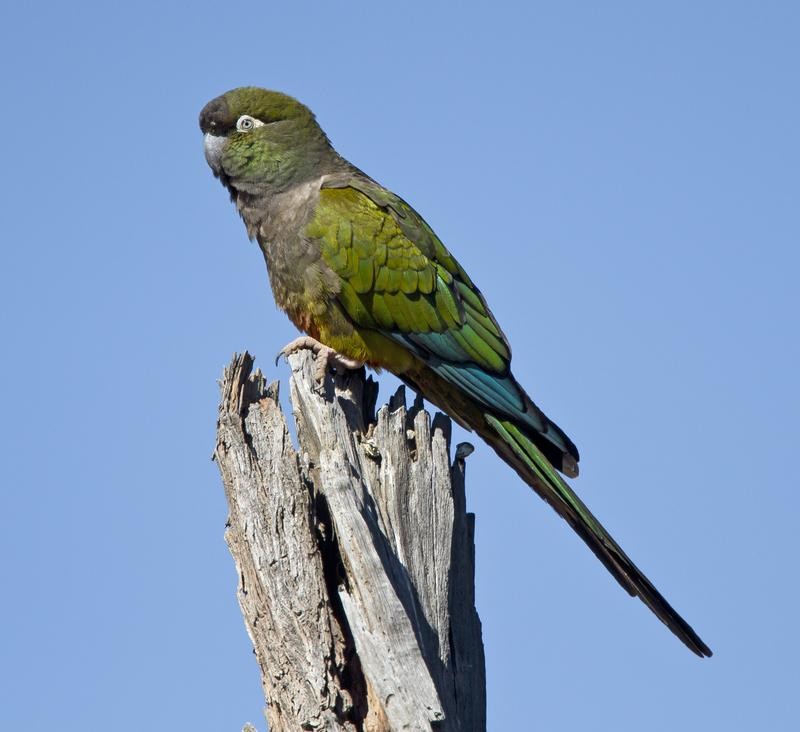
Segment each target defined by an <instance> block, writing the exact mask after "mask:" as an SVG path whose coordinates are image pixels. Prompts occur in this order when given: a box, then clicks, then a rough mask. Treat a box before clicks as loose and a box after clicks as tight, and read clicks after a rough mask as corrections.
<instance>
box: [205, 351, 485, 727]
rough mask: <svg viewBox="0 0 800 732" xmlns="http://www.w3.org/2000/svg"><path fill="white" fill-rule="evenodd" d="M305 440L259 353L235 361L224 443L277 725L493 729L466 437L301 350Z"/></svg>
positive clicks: (224, 409) (234, 526)
mask: <svg viewBox="0 0 800 732" xmlns="http://www.w3.org/2000/svg"><path fill="white" fill-rule="evenodd" d="M289 363H290V365H291V368H292V376H291V379H290V395H291V401H292V408H293V412H294V418H295V423H296V426H297V437H298V442H299V451H298V450H295V448H294V447H293V445H292V440H291V437H290V434H289V430H288V426H287V422H286V418H285V416H284V413H283V411H282V409H281V406H280V404H279V401H278V384H277V383H274V384H271V385H270V386H266V383H265V380H264V378H263V376H262V375H261V372H260V371H256V372H255V373H253V371H252V369H253V360H252V358H251V357H250V356H249V355H248V354H247V353H245V354H244V355H242V356H235V357H234V359H233V361H232V362H231V364H230V365H229V366H228V367H227V368H226V369H225V373H224V376H223V381H222V399H221V404H220V410H219V422H218V427H217V446H216V450H215V454H214V458H215V460H216V462H217V464H218V465H219V469H220V473H221V474H222V481H223V484H224V486H225V495H226V497H227V500H228V506H229V510H230V516H229V519H228V525H227V530H226V532H225V539H226V541H227V543H228V546H229V548H230V551H231V554H232V555H233V558H234V561H235V562H236V567H237V570H238V573H239V588H238V599H239V605H240V607H241V610H242V614H243V616H244V620H245V625H246V627H247V631H248V633H249V635H250V638H251V640H252V642H253V647H254V649H255V654H256V658H257V660H258V664H259V666H260V668H261V679H262V684H263V688H264V694H265V697H266V700H267V719H268V722H269V726H270V730H271V731H272V732H295V731H296V730H303V729H305V730H348V731H352V732H356V731H358V730H365V731H367V732H372V731H381V732H382V731H384V730H385V731H387V732H388V731H390V730H391V731H394V730H437V731H445V732H454V731H456V730H458V731H459V732H460V731H463V732H480V731H481V730H485V727H486V722H485V717H486V714H485V675H484V658H483V645H482V642H481V628H480V620H479V618H478V614H477V612H476V610H475V603H474V543H473V533H474V516H473V515H472V514H467V513H466V509H465V499H464V459H463V457H462V456H463V455H466V454H469V452H470V451H469V449H466V445H463V446H460V448H461V449H459V450H457V451H456V459H455V462H454V463H453V464H452V465H451V464H450V459H449V452H450V444H449V443H450V421H449V420H448V419H446V418H445V417H443V416H442V415H437V416H436V417H435V418H434V420H433V423H431V419H430V416H429V414H428V413H427V412H426V411H425V410H424V409H423V408H422V405H421V404H420V403H416V404H415V405H414V406H413V407H412V408H411V409H410V410H409V409H407V408H406V405H405V394H404V390H403V389H400V390H399V391H398V393H397V394H395V396H394V397H393V398H392V399H391V400H390V402H389V404H388V405H384V406H383V407H381V408H380V409H379V410H378V413H377V415H374V414H373V412H374V405H375V400H376V396H377V385H376V384H375V382H373V381H372V379H365V377H364V372H363V370H361V371H358V372H347V373H345V374H343V375H341V376H338V375H337V376H333V375H331V374H328V375H327V376H326V378H325V381H324V382H323V384H322V385H319V384H317V383H316V381H315V378H314V359H313V355H312V354H311V353H310V352H309V351H307V350H304V351H299V352H297V353H295V354H292V355H291V356H290V357H289Z"/></svg>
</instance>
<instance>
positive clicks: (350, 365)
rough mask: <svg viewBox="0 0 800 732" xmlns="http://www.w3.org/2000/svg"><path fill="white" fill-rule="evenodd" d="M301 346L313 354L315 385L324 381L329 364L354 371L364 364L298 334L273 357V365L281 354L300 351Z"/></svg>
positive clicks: (286, 354)
mask: <svg viewBox="0 0 800 732" xmlns="http://www.w3.org/2000/svg"><path fill="white" fill-rule="evenodd" d="M303 348H308V349H309V350H311V351H313V352H314V354H315V356H314V379H315V380H316V382H317V385H322V383H323V382H324V381H325V373H326V372H327V370H328V367H329V366H333V367H334V368H335V369H337V370H351V371H355V370H356V369H360V368H361V367H362V366H363V365H364V364H363V363H362V362H361V361H357V360H356V359H354V358H349V357H348V356H343V355H342V354H341V353H337V352H336V351H334V350H333V349H332V348H330V347H329V346H326V345H325V344H324V343H320V342H319V341H318V340H316V339H315V338H312V337H311V336H300V337H299V338H295V339H294V340H293V341H292V342H291V343H288V344H287V345H285V346H284V347H283V348H282V349H281V350H280V352H279V353H278V355H277V357H276V358H275V365H277V364H278V361H279V360H280V357H281V356H285V357H287V358H288V357H289V356H290V355H291V354H292V353H295V352H297V351H300V350H302V349H303Z"/></svg>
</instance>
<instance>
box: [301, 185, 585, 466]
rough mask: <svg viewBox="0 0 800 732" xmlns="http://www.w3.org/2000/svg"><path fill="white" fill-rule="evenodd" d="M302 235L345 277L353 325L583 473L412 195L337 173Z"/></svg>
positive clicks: (343, 293)
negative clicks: (513, 368) (520, 379)
mask: <svg viewBox="0 0 800 732" xmlns="http://www.w3.org/2000/svg"><path fill="white" fill-rule="evenodd" d="M306 235H307V236H308V237H309V238H311V239H313V240H315V241H317V242H319V245H320V247H321V251H322V257H323V260H324V261H325V262H326V263H327V264H328V266H329V267H330V268H331V269H332V270H333V271H334V272H335V273H336V274H337V275H338V277H339V278H340V280H341V289H340V291H339V293H338V299H339V303H340V305H341V306H342V309H343V310H344V312H345V313H346V315H347V317H349V318H350V320H351V321H352V322H353V323H354V324H356V325H357V326H358V327H359V328H367V329H372V330H376V331H379V332H381V333H382V334H384V335H386V336H388V337H389V338H391V339H392V340H393V341H395V342H396V343H398V344H400V345H402V346H403V347H405V348H406V349H408V350H410V351H412V352H413V353H414V354H415V355H416V356H417V357H419V358H420V359H422V360H423V361H424V362H425V363H426V364H427V365H428V366H429V367H430V368H431V369H433V370H434V371H436V372H437V373H438V374H439V375H441V376H442V377H443V378H444V379H445V380H447V381H449V382H451V383H453V384H454V385H456V386H458V387H459V388H460V389H463V390H464V391H465V392H466V393H467V394H469V395H470V396H471V397H472V398H473V399H475V400H476V401H477V402H479V403H480V404H481V405H483V407H484V408H486V409H487V410H490V411H495V412H497V413H498V414H501V415H502V416H506V417H509V418H511V419H513V420H515V421H516V422H518V423H519V425H520V427H521V428H522V429H523V430H525V431H526V432H527V433H528V435H529V437H530V438H531V439H533V440H534V441H535V442H536V443H537V444H538V445H539V447H540V449H542V451H543V452H544V453H545V455H546V456H547V457H548V459H550V460H551V461H552V462H553V464H554V465H556V466H557V467H559V468H560V469H562V470H564V471H565V472H566V473H567V474H569V475H576V474H577V461H578V451H577V448H576V447H575V445H574V444H573V443H572V441H571V440H570V439H569V437H567V435H566V434H565V433H564V432H563V430H561V429H560V428H559V427H558V426H557V425H556V424H555V423H553V422H552V421H551V420H549V419H548V418H547V417H546V416H545V415H544V414H543V413H542V412H541V410H540V409H539V408H538V407H537V406H536V405H535V404H534V403H533V401H532V400H531V399H530V397H528V395H527V394H526V393H525V391H524V390H523V389H522V388H521V387H520V386H519V384H518V383H517V382H516V380H515V379H514V377H513V376H512V374H511V372H510V368H509V364H510V361H511V349H510V347H509V345H508V341H507V340H506V337H505V335H504V334H503V332H502V330H501V329H500V326H499V325H498V324H497V321H496V320H495V319H494V316H493V315H492V313H491V312H490V310H489V308H488V307H487V305H486V301H485V300H484V298H483V296H482V295H481V293H480V291H479V290H478V289H477V287H475V285H474V284H473V282H472V280H471V279H470V278H469V276H468V275H467V273H466V272H465V271H464V269H463V268H462V267H461V265H460V264H459V263H458V262H457V261H456V259H455V258H454V257H453V255H452V254H450V252H449V251H448V250H447V249H446V247H445V246H444V244H442V242H441V241H440V240H439V238H438V237H437V236H436V235H435V234H434V233H433V231H432V230H431V228H430V227H429V226H428V225H427V224H426V223H425V221H424V220H423V219H422V217H421V216H419V215H418V214H417V213H416V212H415V211H414V210H413V209H412V208H411V207H410V206H409V205H408V204H407V203H405V202H404V201H403V200H402V199H400V198H398V197H397V196H395V195H394V194H392V193H390V192H389V191H387V190H386V189H384V188H382V187H381V186H379V185H378V184H376V183H373V182H372V181H370V180H368V179H361V178H358V179H354V178H353V177H347V178H345V179H344V180H342V181H341V182H339V181H336V180H333V181H331V182H328V183H326V185H325V187H323V188H322V190H321V191H320V199H319V203H318V205H317V210H316V213H315V216H314V217H313V219H312V221H311V222H310V224H309V225H308V227H307V229H306Z"/></svg>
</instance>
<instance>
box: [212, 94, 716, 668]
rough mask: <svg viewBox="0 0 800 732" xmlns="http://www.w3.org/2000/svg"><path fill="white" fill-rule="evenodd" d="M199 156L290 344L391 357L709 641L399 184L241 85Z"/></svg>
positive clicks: (372, 362) (402, 374)
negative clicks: (248, 248)
mask: <svg viewBox="0 0 800 732" xmlns="http://www.w3.org/2000/svg"><path fill="white" fill-rule="evenodd" d="M199 122H200V130H201V132H202V134H203V140H204V150H205V157H206V161H207V162H208V165H209V166H210V168H211V170H212V172H213V174H214V176H215V177H216V178H218V179H219V181H220V182H221V183H222V184H223V185H224V186H225V188H227V190H228V192H229V193H230V197H231V200H232V202H233V203H234V204H235V205H236V208H237V210H238V212H239V214H240V216H241V218H242V219H243V221H244V224H245V226H246V228H247V234H248V236H249V238H250V239H251V240H253V239H254V240H256V241H257V242H258V245H259V247H260V249H261V251H262V252H263V255H264V259H265V262H266V265H267V272H268V277H269V280H270V285H271V288H272V292H273V295H274V298H275V302H276V304H277V306H278V307H279V308H280V309H282V310H283V311H284V312H285V313H286V315H287V316H288V317H289V319H290V320H291V321H292V323H294V325H295V326H296V327H297V328H298V329H299V330H300V331H301V332H302V333H304V334H305V335H303V336H301V337H299V338H298V339H296V340H295V341H293V342H292V343H290V344H289V345H288V346H287V347H286V348H284V349H283V351H282V353H283V354H288V353H290V352H292V351H294V350H297V349H300V348H310V349H312V350H313V351H314V353H315V362H314V363H315V370H316V376H317V378H318V379H319V380H320V381H321V380H322V379H323V378H324V375H325V372H326V370H327V369H328V368H332V369H334V370H336V371H337V372H338V371H339V370H340V369H344V370H347V369H357V368H361V367H362V366H364V365H367V366H369V367H371V368H373V369H375V370H381V369H385V370H387V371H389V372H391V373H393V374H395V375H396V376H397V377H398V378H400V379H401V380H402V381H403V382H404V383H406V384H407V385H409V386H410V387H411V388H412V389H413V390H415V391H416V392H417V393H418V394H419V395H421V396H422V397H423V398H425V399H427V400H428V401H429V402H431V403H432V404H434V405H435V406H437V407H438V408H440V409H442V410H443V411H445V412H446V413H447V414H448V415H450V417H452V418H453V419H454V420H455V421H456V422H457V423H459V424H460V425H462V426H463V427H465V428H466V429H468V430H470V431H474V432H475V433H476V434H478V435H479V436H480V437H481V438H482V439H483V440H484V441H485V442H486V443H487V444H488V445H490V446H491V447H492V448H493V449H494V451H495V452H496V453H497V454H498V455H499V456H500V458H501V459H502V460H504V461H505V462H506V463H508V465H510V466H511V467H512V468H513V469H514V470H515V471H516V473H517V474H518V475H519V476H520V477H521V479H522V480H523V481H525V483H527V484H528V485H529V486H530V487H531V488H533V490H534V491H536V493H538V495H539V496H540V497H541V498H542V499H544V500H545V501H546V502H547V503H549V504H550V506H552V507H553V508H554V509H555V511H556V512H557V513H558V514H559V515H560V516H561V517H562V518H563V519H564V520H565V521H566V522H567V523H568V524H569V525H570V526H571V527H572V528H573V530H574V531H575V532H576V533H577V534H578V536H580V538H581V539H583V541H584V542H585V543H586V544H587V545H588V546H589V548H590V549H591V550H592V552H594V554H595V555H596V556H597V558H598V559H599V560H600V561H601V562H602V563H603V565H605V567H606V569H607V570H608V571H609V572H610V573H611V575H612V576H613V577H614V578H615V579H616V580H617V582H619V584H620V585H621V586H622V587H623V589H625V590H626V591H627V592H628V593H629V594H630V595H631V596H634V597H639V598H640V599H641V601H642V602H643V603H644V604H645V605H646V606H647V607H648V608H650V610H651V611H652V612H653V613H654V614H655V615H656V617H658V618H659V619H660V620H661V621H662V622H663V623H664V624H665V625H666V626H667V627H668V628H669V629H670V630H671V631H672V632H673V633H674V634H675V635H676V636H677V637H678V638H679V639H680V640H681V641H682V642H683V643H684V644H685V645H686V646H687V647H688V648H689V649H690V650H691V651H693V652H694V653H695V654H697V655H698V656H700V657H701V658H703V657H710V656H711V655H712V652H711V649H710V648H709V647H708V646H707V645H706V644H705V643H704V642H703V641H702V640H701V639H700V637H699V636H698V635H697V633H695V631H694V630H693V629H692V628H691V626H690V625H689V624H688V623H687V622H686V621H685V620H684V619H683V618H682V617H681V616H680V615H679V614H678V613H677V612H676V611H675V610H674V609H673V608H672V606H671V605H670V604H669V603H668V602H667V600H666V599H665V598H664V597H663V596H662V595H661V593H659V591H658V590H657V589H656V588H655V586H654V585H653V584H652V583H651V582H650V580H649V579H647V577H646V576H645V575H644V574H643V573H642V572H641V570H639V568H638V567H637V566H636V565H635V564H634V563H633V562H632V561H631V559H629V558H628V556H627V555H626V554H625V552H624V551H623V550H622V549H621V548H620V546H619V545H618V544H617V542H616V541H615V540H614V539H613V538H612V537H611V535H610V534H609V533H608V531H606V529H605V528H603V526H602V524H601V523H600V522H599V521H598V520H597V519H596V518H595V517H594V515H593V514H592V513H591V512H590V511H589V509H588V508H587V507H586V505H585V504H584V503H583V501H581V499H580V498H579V497H578V496H577V495H576V494H575V492H574V491H573V490H572V489H571V488H570V486H569V485H568V484H567V482H566V480H565V479H564V477H562V476H565V477H567V478H575V477H577V476H578V462H579V454H578V450H577V448H576V447H575V444H574V443H573V442H572V440H571V439H570V438H569V437H568V436H567V434H566V433H565V432H564V430H562V429H561V428H560V427H559V426H558V425H557V424H556V423H555V422H553V421H552V420H551V419H549V418H548V417H547V416H546V415H545V414H544V412H543V411H542V410H541V409H540V408H539V407H538V406H537V405H536V404H534V402H533V400H532V399H531V397H530V396H528V394H527V392H526V391H525V390H524V389H523V387H522V386H521V385H520V384H519V382H518V381H517V380H516V379H515V378H514V375H513V374H512V372H511V348H510V346H509V343H508V339H507V338H506V336H505V334H504V333H503V331H502V329H501V328H500V325H499V323H498V322H497V320H496V319H495V317H494V315H493V314H492V312H491V310H490V309H489V306H488V305H487V302H486V298H485V297H484V295H483V294H482V293H481V291H480V290H479V289H478V287H477V286H476V285H475V283H474V282H473V281H472V279H471V278H470V276H469V275H468V274H467V272H466V271H465V270H464V268H463V267H462V266H461V265H460V264H459V263H458V261H457V260H456V259H455V257H454V256H453V255H452V254H451V253H450V251H449V250H448V249H447V248H446V247H445V245H444V244H443V243H442V241H441V240H440V239H439V238H438V237H437V236H436V234H435V233H434V232H433V230H432V229H431V227H430V226H429V225H428V224H427V223H426V222H425V220H424V219H423V218H422V216H420V214H418V213H417V212H416V211H415V210H414V209H413V208H412V207H411V206H410V205H409V204H408V203H406V202H405V201H404V200H403V199H402V198H400V197H399V196H397V195H395V194H394V193H392V192H391V191H390V190H388V189H386V188H385V187H383V186H382V185H381V184H380V183H378V182H376V181H375V180H373V179H372V178H370V177H369V176H368V175H367V174H365V173H363V172H362V171H361V170H359V169H358V168H357V167H356V166H354V165H353V164H351V163H350V162H348V161H347V160H346V159H345V158H343V157H342V156H341V155H339V153H338V152H336V150H335V149H334V148H333V145H332V144H331V142H330V140H329V139H328V136H327V135H326V134H325V132H324V131H323V130H322V128H321V126H320V125H319V123H318V122H317V120H316V117H315V115H314V114H313V112H312V111H311V110H310V109H309V108H308V107H307V106H305V105H304V104H302V103H301V102H299V101H298V100H296V99H295V98H293V97H291V96H289V95H287V94H284V93H281V92H278V91H270V90H266V89H262V88H259V87H239V88H236V89H233V90H231V91H228V92H226V93H224V94H222V95H221V96H218V97H216V98H214V99H212V100H211V101H210V102H208V104H206V105H205V107H203V109H202V111H201V112H200V119H199Z"/></svg>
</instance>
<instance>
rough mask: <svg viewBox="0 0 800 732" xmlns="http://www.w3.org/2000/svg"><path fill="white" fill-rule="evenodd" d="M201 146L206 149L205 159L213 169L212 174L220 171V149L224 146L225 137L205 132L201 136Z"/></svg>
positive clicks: (217, 173)
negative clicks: (203, 135)
mask: <svg viewBox="0 0 800 732" xmlns="http://www.w3.org/2000/svg"><path fill="white" fill-rule="evenodd" d="M203 146H204V147H205V150H206V161H207V162H208V164H209V165H210V166H211V170H213V171H214V175H219V174H220V172H221V166H220V164H221V161H222V150H223V148H224V147H225V137H224V136H223V135H212V134H211V133H210V132H206V134H205V137H204V138H203Z"/></svg>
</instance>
